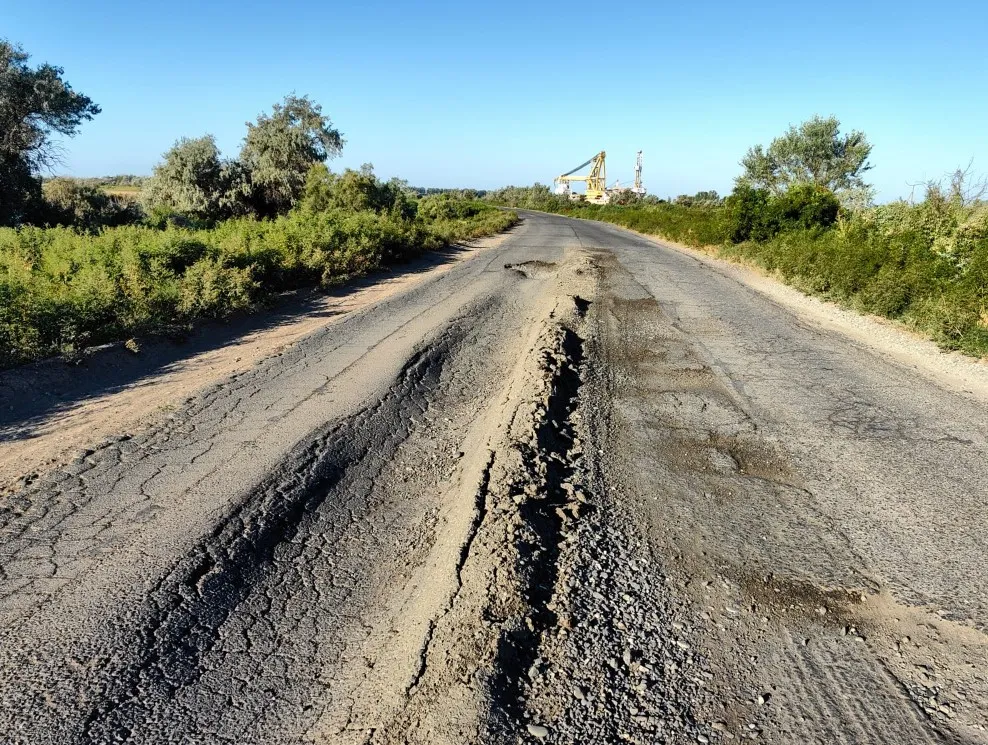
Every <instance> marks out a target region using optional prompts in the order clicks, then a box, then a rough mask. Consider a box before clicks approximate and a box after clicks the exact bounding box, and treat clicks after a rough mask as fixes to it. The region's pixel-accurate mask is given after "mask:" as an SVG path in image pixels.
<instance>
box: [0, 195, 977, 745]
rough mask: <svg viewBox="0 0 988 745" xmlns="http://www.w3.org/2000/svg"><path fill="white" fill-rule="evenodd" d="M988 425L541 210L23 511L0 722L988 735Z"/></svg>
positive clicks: (155, 733) (938, 394) (362, 739)
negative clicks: (987, 507)
mask: <svg viewBox="0 0 988 745" xmlns="http://www.w3.org/2000/svg"><path fill="white" fill-rule="evenodd" d="M986 408H988V407H986V405H985V403H984V402H983V401H981V400H978V399H977V397H975V396H973V395H965V394H963V393H953V392H948V391H947V390H946V389H944V388H943V387H941V386H938V385H937V384H936V383H935V382H932V381H930V380H928V379H927V378H924V377H921V376H919V375H918V374H917V373H915V372H914V371H912V370H910V369H908V368H906V367H904V366H902V365H900V364H898V363H893V362H890V361H889V360H888V359H887V358H884V357H883V356H881V355H880V354H877V353H875V352H874V351H872V350H869V349H867V348H865V347H863V346H861V345H860V344H857V343H855V342H852V341H850V340H848V339H847V338H845V337H842V336H840V335H838V334H836V333H832V332H824V331H822V330H820V329H818V328H816V327H813V326H811V325H809V324H807V323H806V322H804V321H803V320H800V319H798V318H797V317H796V316H794V315H792V314H791V313H790V312H789V311H787V310H785V309H784V308H782V307H780V306H778V305H777V304H775V303H774V302H772V301H771V300H769V299H767V298H765V297H764V296H763V295H760V294H758V293H756V292H755V291H753V290H752V289H751V288H749V287H748V286H746V285H745V284H743V283H741V282H739V281H737V280H736V279H734V278H732V277H730V276H727V275H726V274H725V273H723V272H721V271H719V270H717V269H716V268H713V267H712V266H711V265H709V264H707V263H704V262H702V261H700V260H698V259H696V258H693V257H690V256H688V255H685V254H683V253H680V252H677V251H675V250H673V249H670V248H664V247H661V246H659V245H657V244H655V243H654V242H651V241H648V240H646V239H643V238H640V237H637V236H635V235H632V234H630V233H627V232H624V231H620V230H618V229H616V228H612V227H609V226H604V225H599V224H596V223H588V222H579V221H574V220H570V219H566V218H561V217H555V216H548V215H539V214H535V213H532V214H526V215H525V217H524V220H523V222H522V224H521V225H520V226H519V227H518V228H516V229H515V232H514V234H513V235H512V236H511V237H510V238H509V239H508V240H506V241H505V242H503V243H502V244H501V245H500V246H498V247H496V248H491V249H487V250H484V251H480V252H478V253H477V254H476V255H474V256H472V257H470V258H469V259H466V260H464V261H463V262H462V263H460V264H457V265H456V266H454V267H452V268H451V269H450V270H449V271H447V272H446V273H444V274H441V275H438V276H436V277H434V278H430V279H429V280H428V281H426V282H423V283H421V284H419V285H417V286H415V287H413V288H412V289H410V290H408V291H406V292H403V293H402V294H400V295H398V296H396V297H393V298H391V299H388V300H386V301H384V302H381V303H378V304H376V305H374V306H372V307H370V308H368V309H366V310H363V311H360V312H357V313H354V314H352V315H350V316H348V317H346V318H345V319H343V320H342V321H340V322H339V323H336V324H334V325H330V326H327V327H326V328H324V329H322V330H320V331H317V332H316V333H314V334H312V335H310V336H308V337H306V338H304V339H302V340H301V341H299V342H298V343H296V344H294V345H292V346H291V347H289V348H287V349H285V350H284V351H283V352H281V353H280V354H278V355H277V356H273V357H270V358H269V359H267V360H265V361H264V362H262V363H261V364H259V365H257V366H256V367H255V368H253V369H252V370H250V371H248V372H246V373H243V374H241V375H237V376H235V377H233V378H230V379H227V380H226V381H224V382H223V383H221V384H219V385H216V386H212V387H210V388H208V389H206V390H203V391H200V392H198V393H197V394H196V395H194V396H192V397H191V398H189V399H188V400H187V401H185V402H184V403H183V404H181V405H180V406H178V407H177V408H176V409H175V410H174V411H172V412H170V413H169V414H168V416H167V417H166V418H164V419H163V420H162V421H161V422H160V424H158V425H157V426H155V427H153V428H152V429H150V430H148V431H143V432H140V433H130V434H128V433H121V435H120V436H119V437H116V438H112V439H111V440H108V441H105V442H102V443H93V444H92V447H91V448H90V449H89V450H88V451H86V452H85V453H83V454H80V456H79V457H78V458H77V459H76V460H75V461H74V462H72V463H69V464H66V465H65V467H64V468H60V469H57V470H54V471H52V472H50V473H46V474H31V475H25V476H26V478H25V479H24V481H23V482H22V485H21V488H20V489H18V490H16V491H14V492H12V493H10V494H8V495H5V496H4V497H3V498H2V499H3V501H2V502H0V667H2V671H3V675H2V676H0V704H2V705H0V742H4V743H6V742H10V743H31V744H32V745H33V744H35V743H110V742H136V743H171V742H174V743H223V742H229V743H279V744H281V743H302V742H316V743H405V742H410V743H467V742H478V743H480V742H483V743H488V742H489V743H518V742H530V743H535V742H549V743H581V744H582V743H619V742H629V743H688V742H701V743H704V742H711V743H720V742H741V741H744V742H765V743H797V742H798V743H828V744H829V743H847V744H848V745H851V744H854V745H861V744H864V743H983V742H988V730H986V727H988V637H986V633H988V570H986V568H985V562H984V557H985V556H986V555H988V532H986V531H985V530H984V524H985V520H984V494H985V488H984V484H985V483H988V478H986V477H988V459H986V457H985V456H986V452H988V447H986V437H988V417H986ZM0 447H2V441H0ZM0 457H2V455H0Z"/></svg>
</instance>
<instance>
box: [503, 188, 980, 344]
mask: <svg viewBox="0 0 988 745" xmlns="http://www.w3.org/2000/svg"><path fill="white" fill-rule="evenodd" d="M508 191H509V190H502V192H500V193H499V192H495V193H493V194H492V195H491V198H492V201H494V202H495V203H498V204H505V205H507V206H513V207H529V208H532V209H539V210H544V211H548V212H555V213H559V214H564V215H569V216H572V217H580V218H585V219H589V220H602V221H605V222H610V223H614V224H617V225H621V226H623V227H626V228H630V229H632V230H635V231H638V232H641V233H646V234H650V235H655V236H658V237H661V238H666V239H668V240H672V241H677V242H679V243H684V244H686V245H689V246H694V247H704V248H706V249H708V250H712V251H713V252H714V253H715V254H716V255H718V256H721V257H723V258H728V259H732V260H735V261H740V262H748V263H752V264H755V265H757V266H759V267H762V268H763V269H766V270H768V271H769V272H771V273H773V274H774V275H775V276H777V277H778V278H779V279H781V280H783V281H785V282H786V283H788V284H790V285H793V286H794V287H796V288H798V289H800V290H802V291H803V292H806V293H809V294H812V295H818V296H820V297H823V298H825V299H828V300H833V301H836V302H839V303H841V304H844V305H846V306H849V307H851V308H853V309H855V310H857V311H859V312H862V313H872V314H875V315H880V316H884V317H886V318H891V319H894V320H898V321H901V322H903V323H905V324H906V325H907V326H909V327H911V328H913V329H915V330H917V331H919V332H921V333H923V334H926V335H928V336H929V337H930V338H932V339H934V340H935V341H936V342H937V343H938V344H940V345H941V346H942V347H943V348H945V349H952V350H954V349H956V350H960V351H962V352H964V353H966V354H969V355H973V356H977V357H981V356H986V355H988V204H984V203H980V202H975V203H973V204H971V203H967V204H966V203H964V201H963V200H962V199H959V198H956V197H955V196H954V197H952V196H951V195H950V194H944V193H943V192H940V191H937V190H932V191H931V193H930V194H928V195H927V198H926V200H925V201H923V202H921V203H919V204H908V203H905V202H894V203H891V204H887V205H880V206H877V207H871V208H867V209H862V210H856V211H847V210H842V211H841V212H840V214H839V215H837V214H835V216H834V218H835V219H833V220H832V222H831V223H830V224H828V225H816V226H814V227H804V226H803V225H802V224H800V222H801V220H802V219H803V218H802V217H801V216H800V214H799V211H798V210H797V211H796V212H795V213H790V216H789V217H788V218H787V217H786V216H785V213H784V211H781V212H780V210H778V209H777V208H776V212H775V213H774V214H773V212H772V210H773V205H772V204H771V202H769V203H768V204H766V205H764V206H763V210H764V212H761V213H760V212H758V210H757V209H752V208H751V205H747V206H744V208H739V206H738V202H737V201H733V202H732V199H733V198H728V199H727V200H724V201H721V202H718V203H715V204H693V205H684V204H675V203H660V204H652V205H647V204H637V205H628V206H621V205H605V206H596V205H588V204H579V203H572V202H569V201H568V200H560V199H557V198H554V197H553V196H552V195H550V194H548V191H547V190H546V192H545V194H541V193H540V194H539V196H542V197H543V198H541V199H537V200H534V202H532V201H531V199H532V197H533V196H534V195H535V194H534V192H535V190H534V189H532V190H527V191H526V190H522V189H512V190H510V191H511V192H513V193H509V194H507V195H506V194H505V192H508ZM522 192H526V193H525V194H521V193H522ZM519 195H521V196H523V197H526V198H519ZM505 196H508V197H511V198H505ZM546 197H547V198H546ZM818 207H819V205H818V204H816V205H813V204H811V205H809V206H808V207H806V210H808V211H809V212H810V213H811V214H812V212H813V210H815V209H817V208H818ZM780 214H781V217H780ZM804 214H805V213H804ZM793 215H795V216H793ZM745 221H747V222H745ZM739 233H740V234H741V235H739ZM741 236H743V239H741V240H738V238H739V237H741Z"/></svg>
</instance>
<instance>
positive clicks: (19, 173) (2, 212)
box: [0, 39, 100, 225]
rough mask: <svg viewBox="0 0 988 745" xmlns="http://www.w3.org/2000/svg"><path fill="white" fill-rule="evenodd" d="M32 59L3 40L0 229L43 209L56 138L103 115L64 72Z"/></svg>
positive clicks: (0, 42)
mask: <svg viewBox="0 0 988 745" xmlns="http://www.w3.org/2000/svg"><path fill="white" fill-rule="evenodd" d="M28 59H30V55H28V54H27V53H26V52H25V51H24V50H23V49H22V48H21V47H19V46H17V45H14V44H11V43H10V42H8V41H6V40H2V39H0V225H17V224H19V223H21V222H23V221H24V220H26V219H28V218H29V217H30V216H31V212H32V211H33V210H36V209H37V208H38V207H39V206H40V196H41V182H40V179H39V178H38V174H39V173H40V171H41V170H43V169H45V168H50V167H51V166H53V165H55V164H56V163H57V162H58V156H59V151H58V147H57V145H56V143H55V141H54V139H53V135H61V136H63V137H71V136H73V135H74V134H75V133H76V132H77V131H78V129H79V126H80V125H81V124H82V123H83V122H84V121H89V120H91V119H92V118H93V117H94V116H96V115H97V114H98V113H100V108H99V106H97V105H96V104H95V103H93V102H92V100H91V99H90V98H89V97H88V96H84V95H82V94H81V93H77V92H76V91H74V90H72V86H70V85H69V84H68V83H67V82H65V81H64V80H63V79H62V75H63V74H64V70H63V69H62V68H60V67H55V66H54V65H50V64H43V65H40V66H39V67H31V66H29V65H28Z"/></svg>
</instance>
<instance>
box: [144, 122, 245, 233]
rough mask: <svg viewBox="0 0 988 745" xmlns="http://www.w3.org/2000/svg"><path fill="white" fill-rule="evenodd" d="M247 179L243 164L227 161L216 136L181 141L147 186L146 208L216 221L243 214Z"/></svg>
mask: <svg viewBox="0 0 988 745" xmlns="http://www.w3.org/2000/svg"><path fill="white" fill-rule="evenodd" d="M246 181H247V176H246V174H245V173H244V172H243V170H242V169H241V168H240V166H239V164H237V163H232V162H228V161H224V160H223V159H222V158H221V157H220V150H219V148H218V147H217V146H216V139H215V138H214V137H213V136H212V135H203V136H202V137H195V138H188V137H183V138H182V139H180V140H178V142H176V143H175V144H174V145H173V146H172V148H171V149H170V150H168V152H166V153H165V154H164V156H163V157H162V161H161V163H159V164H158V165H157V166H155V168H154V173H153V174H152V176H151V177H150V178H149V179H148V180H147V181H146V182H145V183H144V187H143V193H142V201H143V203H144V206H145V209H146V210H147V211H148V212H149V213H151V214H156V213H160V212H178V213H181V214H182V215H187V216H191V217H195V218H198V219H200V220H206V221H212V220H220V219H223V218H224V217H230V216H232V215H234V214H238V213H242V212H243V210H242V209H239V208H238V207H239V204H240V203H241V202H242V196H243V195H244V194H245V192H246Z"/></svg>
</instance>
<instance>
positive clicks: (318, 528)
mask: <svg viewBox="0 0 988 745" xmlns="http://www.w3.org/2000/svg"><path fill="white" fill-rule="evenodd" d="M484 310H490V308H486V309H484ZM465 335H466V332H465V330H464V329H463V328H455V327H454V328H450V329H448V330H447V331H446V332H445V333H444V334H443V335H442V336H441V337H440V338H439V339H438V340H436V341H434V342H433V343H432V344H431V345H430V346H429V347H428V348H426V349H425V350H423V351H421V352H419V353H418V354H416V355H415V357H414V358H413V359H412V360H411V361H410V362H409V363H408V365H407V366H406V367H405V369H404V370H403V372H402V374H401V376H400V378H399V380H398V381H397V383H396V384H395V385H394V386H393V387H392V388H391V390H389V391H388V393H387V395H386V396H385V397H384V398H383V399H382V400H381V401H379V402H377V403H376V404H374V405H373V406H371V407H370V408H368V409H366V410H365V411H362V412H360V413H359V414H358V415H356V416H355V417H353V418H351V419H349V420H347V421H344V422H339V423H333V424H332V425H331V426H329V427H327V428H326V429H325V431H322V432H318V433H315V434H314V435H313V436H312V437H311V438H310V441H309V442H307V443H305V444H303V445H302V446H301V447H300V448H299V449H298V452H297V454H295V455H293V457H292V458H290V459H289V461H288V462H286V463H285V464H283V466H282V467H281V468H280V469H279V471H278V472H277V473H275V474H273V475H272V477H271V478H270V480H269V481H268V483H266V484H263V485H262V486H260V487H259V488H258V489H257V490H256V491H255V492H254V493H252V494H250V495H249V496H248V497H247V499H246V500H245V501H244V502H243V504H241V506H240V507H239V508H238V509H237V510H236V511H235V512H234V513H233V514H232V515H230V517H229V518H227V519H226V520H225V521H224V522H223V523H222V524H221V525H219V526H218V527H217V528H216V529H215V530H214V531H213V533H212V534H211V535H209V536H207V537H206V539H205V540H204V541H203V542H202V543H201V544H200V545H199V546H198V547H197V548H196V549H195V550H194V551H193V552H192V553H191V554H190V555H188V556H187V557H185V558H184V559H183V560H182V561H181V562H180V563H179V564H178V566H176V567H175V569H174V570H173V571H171V572H170V573H169V574H168V575H167V576H166V577H164V578H163V579H162V581H161V582H160V583H159V584H158V585H157V586H156V587H155V588H154V589H153V590H152V591H151V592H150V593H149V596H148V609H147V610H146V612H145V613H144V614H142V615H143V616H144V618H145V620H144V624H145V625H144V627H143V628H142V629H140V630H139V633H138V636H137V638H136V639H135V640H134V643H133V644H131V645H128V646H129V655H130V657H129V659H128V660H127V664H126V665H125V666H123V667H121V668H120V669H118V670H116V671H115V672H114V674H113V675H112V678H111V684H110V686H109V687H108V689H107V690H106V691H105V693H104V697H105V698H106V699H107V700H108V702H110V703H109V704H107V705H102V706H99V707H97V708H95V709H94V710H93V711H92V712H91V713H90V714H89V716H88V717H87V719H86V723H85V726H84V727H83V730H82V736H83V737H84V738H86V739H92V740H95V741H109V740H112V739H114V738H118V739H119V738H124V739H126V738H127V737H130V736H132V735H139V736H141V737H143V736H145V733H142V732H141V729H142V726H141V723H145V722H148V721H150V720H153V719H154V716H153V714H152V712H154V710H155V709H158V708H161V707H165V706H168V705H169V702H171V701H173V700H174V699H175V698H176V697H177V695H178V694H179V692H181V691H182V690H183V689H188V688H190V687H191V686H195V685H196V684H197V683H199V682H200V679H201V678H202V675H203V672H204V668H205V667H206V666H207V665H208V660H207V656H208V655H209V653H210V652H212V651H213V650H214V648H216V647H217V645H220V644H221V643H222V641H223V638H222V637H223V636H226V635H228V634H229V631H228V630H224V626H225V625H226V624H228V623H229V622H230V619H231V616H232V615H234V614H236V613H243V612H244V608H242V607H241V606H242V605H244V604H245V603H246V602H247V601H248V598H249V596H252V595H253V596H255V602H256V596H257V595H258V592H259V590H260V592H261V593H262V595H261V599H262V602H267V603H270V604H271V606H270V607H273V606H274V604H275V602H276V601H275V599H274V598H271V597H270V596H266V595H265V594H264V593H266V592H267V590H268V587H270V585H271V582H272V579H274V580H275V583H276V586H278V587H279V588H284V587H285V586H286V585H287V584H291V583H304V582H305V581H306V578H307V577H308V578H311V577H312V576H313V573H314V572H315V571H317V569H316V565H315V562H314V560H313V556H312V548H311V546H310V545H309V544H310V543H311V542H312V540H313V536H318V541H319V543H320V551H321V552H323V553H329V552H331V551H332V548H333V546H334V544H335V543H337V542H339V541H340V540H342V538H341V534H342V533H344V532H345V531H348V530H355V529H359V525H360V521H359V515H360V513H361V512H362V511H364V510H365V509H366V507H365V506H364V505H361V504H360V502H361V497H365V496H366V495H365V491H366V490H368V489H370V488H373V480H374V479H375V478H379V477H380V474H381V471H382V469H383V466H384V464H385V463H386V462H387V461H388V460H390V459H391V458H392V457H393V456H394V454H395V450H396V448H397V447H398V445H400V443H401V442H402V441H404V440H405V439H406V438H407V437H408V434H409V431H410V429H411V428H412V427H413V424H414V418H415V417H416V416H422V415H424V414H426V412H427V411H428V409H429V406H430V404H431V398H432V397H433V395H434V393H435V391H436V389H437V387H438V384H439V380H440V377H441V374H442V369H443V365H444V363H445V361H446V360H447V358H448V357H449V355H450V354H451V351H452V350H453V349H455V348H456V347H457V346H458V345H460V344H462V342H463V339H464V337H465ZM358 463H359V464H360V474H359V475H360V479H361V480H367V481H365V482H364V483H363V484H361V483H360V481H357V480H356V479H355V478H354V476H353V474H352V473H348V472H350V470H351V469H352V468H353V467H354V466H355V465H356V464H358ZM355 481H356V483H355ZM330 498H332V499H333V500H334V501H333V503H332V504H331V505H328V511H329V512H330V514H331V515H332V517H330V518H329V519H327V515H325V514H324V513H325V512H326V511H327V504H326V502H327V499H330ZM313 587H314V589H315V590H316V593H317V598H316V602H317V603H319V602H320V601H321V598H320V597H318V596H319V595H320V594H321V592H322V591H321V590H319V589H318V587H317V586H315V585H313ZM337 599H339V600H344V598H337ZM221 630H222V631H221ZM244 635H245V639H244V641H245V649H244V652H246V653H247V655H248V657H252V656H253V655H252V654H251V651H252V647H253V646H254V641H253V640H251V639H250V634H249V632H248V631H247V630H246V629H244Z"/></svg>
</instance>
